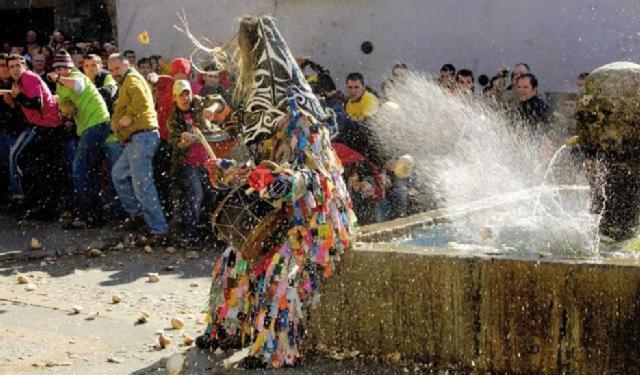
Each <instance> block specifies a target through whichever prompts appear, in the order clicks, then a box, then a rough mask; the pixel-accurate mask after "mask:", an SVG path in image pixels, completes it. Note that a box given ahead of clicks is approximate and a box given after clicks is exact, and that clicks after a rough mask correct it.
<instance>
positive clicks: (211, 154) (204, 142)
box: [193, 126, 218, 159]
mask: <svg viewBox="0 0 640 375" xmlns="http://www.w3.org/2000/svg"><path fill="white" fill-rule="evenodd" d="M193 133H194V134H195V135H196V137H198V140H199V141H200V143H201V144H202V146H203V147H204V149H205V151H207V154H208V155H209V158H210V159H217V158H218V157H217V156H216V153H215V152H213V149H211V146H209V143H208V142H207V139H206V138H205V137H204V135H203V134H202V132H201V131H200V129H198V128H197V127H195V126H194V127H193Z"/></svg>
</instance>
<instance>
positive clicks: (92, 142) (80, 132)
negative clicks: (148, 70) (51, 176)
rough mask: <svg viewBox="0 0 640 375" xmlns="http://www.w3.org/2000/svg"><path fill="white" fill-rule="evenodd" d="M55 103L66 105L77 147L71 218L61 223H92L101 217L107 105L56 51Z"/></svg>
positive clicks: (76, 225) (69, 226)
mask: <svg viewBox="0 0 640 375" xmlns="http://www.w3.org/2000/svg"><path fill="white" fill-rule="evenodd" d="M53 69H54V71H53V72H50V73H49V74H48V77H49V79H50V80H51V81H54V82H57V86H56V93H57V95H58V105H59V106H61V107H63V106H64V105H70V106H71V107H72V108H73V109H74V111H73V115H72V117H73V120H74V121H75V124H76V135H77V136H78V137H79V138H78V139H79V140H78V147H77V150H76V153H75V156H74V158H73V163H72V171H73V173H72V175H73V187H74V219H73V220H72V221H69V222H65V223H63V226H64V227H65V228H67V229H74V228H85V227H87V226H95V225H96V224H98V222H99V220H100V219H101V218H102V216H103V215H102V214H101V212H99V210H98V209H97V208H98V207H100V201H99V191H100V167H101V166H102V161H103V160H104V158H105V149H104V143H105V141H106V139H107V137H108V136H109V133H110V132H111V127H110V121H111V119H110V117H109V111H108V109H107V105H106V103H105V101H104V99H103V98H102V95H100V92H98V89H97V88H96V86H95V85H94V84H93V82H91V80H90V79H89V77H87V76H86V75H84V74H82V73H81V72H80V71H78V70H77V69H76V67H75V64H74V62H73V61H72V60H71V56H69V54H68V53H67V52H66V51H60V52H58V54H57V55H56V56H55V58H54V59H53Z"/></svg>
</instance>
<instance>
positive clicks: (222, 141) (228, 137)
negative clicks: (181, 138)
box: [202, 127, 240, 158]
mask: <svg viewBox="0 0 640 375" xmlns="http://www.w3.org/2000/svg"><path fill="white" fill-rule="evenodd" d="M234 130H235V129H233V128H232V127H227V128H225V129H224V130H219V131H210V132H204V131H203V132H202V134H203V135H204V138H205V139H206V140H207V143H208V144H209V146H210V147H211V149H212V150H213V152H214V153H215V154H216V156H217V157H219V158H228V157H229V154H230V153H231V150H232V149H233V148H234V147H235V146H236V145H237V144H238V142H239V141H240V137H239V135H238V134H237V133H236V132H235V131H234Z"/></svg>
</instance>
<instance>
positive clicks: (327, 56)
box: [117, 0, 640, 91]
mask: <svg viewBox="0 0 640 375" xmlns="http://www.w3.org/2000/svg"><path fill="white" fill-rule="evenodd" d="M181 9H184V11H185V13H186V15H187V17H188V20H189V25H190V27H191V30H192V31H193V32H194V33H195V34H196V35H197V36H202V37H207V38H209V39H210V40H212V41H226V40H228V39H229V38H230V37H231V36H232V35H233V33H234V31H235V29H236V28H237V20H238V18H239V17H241V16H242V15H246V14H252V15H261V14H270V15H273V16H275V17H276V18H277V20H278V25H279V27H280V30H281V32H282V33H283V34H284V37H285V38H286V40H287V41H288V44H289V47H290V48H291V49H292V51H293V53H294V54H295V55H308V56H310V57H311V58H312V59H313V60H316V61H317V62H319V63H321V64H323V65H325V66H327V67H328V68H329V69H330V70H331V72H332V75H333V76H334V78H335V79H336V81H337V83H338V84H339V85H340V86H342V81H343V78H344V77H345V75H346V74H347V73H349V72H351V71H361V72H363V73H364V74H365V76H366V77H368V80H369V83H370V84H372V85H373V86H374V87H378V85H379V84H380V82H381V81H382V79H383V78H384V77H385V76H386V75H387V74H388V73H389V71H390V69H391V66H392V65H393V64H394V63H396V62H406V63H407V64H408V65H409V66H410V67H411V68H414V69H418V70H423V71H429V72H437V71H438V70H439V68H440V66H441V65H442V64H444V63H448V62H450V63H453V64H454V65H455V66H456V67H457V68H470V69H472V70H473V71H474V72H475V73H476V75H479V74H487V75H492V74H494V73H495V72H496V71H497V68H498V66H499V65H500V64H501V63H505V64H506V65H508V66H513V65H514V64H515V63H517V62H520V61H525V62H528V63H529V64H530V65H531V67H532V69H533V71H534V73H536V74H537V75H538V77H539V78H540V81H541V88H542V89H543V90H562V91H567V90H572V89H573V88H574V86H575V78H576V76H577V75H578V74H579V73H580V72H582V71H591V70H593V69H594V68H596V67H598V66H601V65H603V64H606V63H608V62H611V61H614V60H631V61H638V60H640V32H639V31H638V29H637V26H636V25H637V20H638V17H639V16H640V2H638V1H637V0H590V1H581V0H557V1H553V2H552V1H542V0H537V1H530V0H529V1H523V0H472V1H469V0H396V1H384V0H349V1H339V0H320V1H319V0H251V1H249V0H237V1H225V0H189V1H180V2H177V1H168V0H135V1H134V0H118V1H117V19H118V39H119V43H120V45H121V47H122V48H123V49H134V50H136V52H137V53H138V55H139V56H145V55H150V54H161V55H163V56H165V57H166V58H173V57H175V56H179V55H186V54H188V53H190V52H191V51H192V46H191V44H190V42H189V41H188V40H187V39H186V37H185V36H184V35H182V34H181V33H180V32H178V31H177V30H175V29H174V28H173V25H174V24H179V20H178V17H177V15H176V13H177V12H179V11H181ZM145 29H146V30H148V31H149V34H150V37H151V42H150V43H149V44H148V45H146V46H144V45H141V44H140V43H139V42H138V41H137V39H136V36H137V35H138V34H139V33H140V32H141V31H142V30H145ZM367 40H368V41H371V42H372V43H373V46H374V50H373V52H372V53H371V54H369V55H365V54H363V53H362V52H361V51H360V45H361V43H362V42H363V41H367Z"/></svg>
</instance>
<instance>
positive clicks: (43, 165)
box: [0, 31, 586, 246]
mask: <svg viewBox="0 0 640 375" xmlns="http://www.w3.org/2000/svg"><path fill="white" fill-rule="evenodd" d="M37 40H38V39H37V35H36V33H35V32H33V31H29V32H27V33H26V36H25V40H24V41H23V42H21V43H4V45H3V52H2V53H1V55H0V89H1V90H2V91H0V92H1V93H2V100H0V189H2V191H1V193H0V201H1V202H2V203H3V204H5V205H7V206H8V207H9V211H10V212H11V213H12V214H13V215H15V216H16V217H17V218H20V219H38V220H49V221H50V220H60V221H61V223H62V225H63V226H64V227H65V228H66V229H82V228H88V227H98V226H102V225H106V224H109V223H115V225H118V226H121V227H123V228H128V229H137V230H140V231H142V232H143V233H145V237H146V238H147V240H148V241H149V242H153V243H158V242H160V243H166V242H168V241H177V240H179V241H180V243H181V244H183V245H185V246H190V245H192V244H196V243H198V241H200V240H202V239H203V238H207V236H210V235H211V233H210V231H211V229H210V225H209V224H208V220H209V219H208V215H209V214H210V213H211V212H212V210H213V208H214V205H215V204H214V202H215V201H216V199H219V196H220V194H221V192H219V191H216V189H215V188H214V187H213V186H211V184H210V182H209V178H208V176H207V171H206V169H205V168H204V162H205V160H206V159H207V153H206V151H205V150H204V147H203V145H201V144H200V143H199V142H198V141H197V140H196V138H195V137H194V127H196V126H197V127H199V128H200V127H212V126H214V127H215V126H217V127H218V129H222V128H224V123H225V121H226V120H227V119H228V118H229V116H230V114H231V113H232V111H233V110H234V108H232V107H233V105H232V101H231V93H232V91H233V86H234V76H233V73H232V72H229V71H226V70H224V69H222V68H221V67H216V66H214V65H211V66H205V67H204V70H205V71H206V73H197V72H195V71H194V69H192V66H191V63H190V61H189V60H188V59H186V58H175V59H173V60H172V61H171V62H167V61H164V60H163V59H162V58H161V57H160V56H149V57H142V58H138V56H137V55H136V53H135V51H132V50H126V51H122V52H119V51H118V48H117V46H116V43H115V42H113V41H111V42H107V43H103V44H101V43H99V42H97V41H91V42H82V43H75V44H74V43H72V42H70V41H69V40H67V39H65V37H64V36H63V35H62V34H61V33H60V32H54V33H53V34H51V36H50V38H49V41H48V43H46V44H42V45H39V44H38V43H37ZM297 61H298V64H299V65H300V67H301V68H302V70H303V72H305V73H306V75H307V79H308V81H309V83H310V84H311V85H312V88H313V89H314V92H315V93H316V94H317V95H318V96H319V97H320V98H321V99H322V101H323V103H324V104H325V105H326V106H327V108H330V109H332V111H333V112H334V113H335V114H336V119H337V125H338V126H337V130H338V131H337V132H336V133H337V136H336V137H335V139H334V141H335V143H334V148H335V150H336V151H337V152H338V155H339V156H340V157H341V159H342V161H343V165H344V166H345V178H346V181H347V182H348V187H349V189H350V192H351V195H352V200H353V203H354V209H355V210H356V213H357V214H358V217H359V221H360V223H361V224H366V223H371V222H375V221H381V220H386V219H390V218H394V217H401V216H406V215H408V214H410V213H412V211H411V210H412V207H415V205H412V204H411V199H412V194H411V191H412V188H411V177H410V176H409V177H406V176H402V177H398V176H395V175H394V174H393V173H392V170H393V164H392V161H391V162H390V161H389V160H386V159H385V157H384V155H383V152H381V151H380V150H379V149H378V148H377V147H374V145H373V144H372V142H371V133H370V129H369V128H370V127H369V125H368V120H369V119H370V118H371V117H372V116H373V115H375V113H376V111H377V110H378V107H379V103H380V101H382V100H384V98H383V97H382V96H381V95H379V94H378V93H377V91H376V90H374V89H372V88H371V87H369V86H367V81H366V80H365V77H364V76H363V75H362V74H361V73H358V72H354V73H350V74H349V75H347V77H346V78H345V80H344V87H345V91H344V93H343V92H342V91H341V90H339V89H338V87H337V86H336V84H335V82H334V79H333V78H332V77H331V75H330V73H329V70H327V69H326V68H324V67H322V66H320V65H319V64H317V63H315V62H313V61H312V60H310V59H308V58H304V57H300V58H298V59H297ZM407 70H408V68H407V66H406V65H405V64H397V65H396V66H394V67H393V69H392V73H391V76H390V78H389V79H387V80H386V81H385V83H384V84H383V87H382V88H381V92H382V93H383V95H384V92H385V91H386V90H385V86H387V85H394V84H397V83H398V82H402V81H403V80H404V72H406V71H407ZM480 78H482V79H479V81H480V82H476V80H475V76H474V73H473V72H472V71H471V70H468V69H460V70H456V68H455V67H454V66H453V65H452V64H445V65H443V66H442V69H441V70H440V75H439V76H438V77H437V82H438V83H439V84H440V85H441V86H442V87H443V89H445V90H449V91H450V92H451V93H452V94H454V95H465V96H469V97H471V98H474V100H475V99H477V100H488V101H491V102H492V103H496V105H497V106H498V107H499V108H500V110H504V111H507V112H509V111H512V112H513V113H515V114H517V115H518V116H519V117H520V118H521V119H523V122H522V123H524V124H526V125H527V126H529V127H530V128H531V129H535V130H536V131H542V132H544V131H545V129H546V127H547V126H548V124H549V121H550V117H551V113H552V111H551V108H550V107H549V105H548V103H547V102H546V101H545V98H544V97H543V96H542V95H540V94H539V93H538V91H537V89H538V80H537V78H536V76H535V75H534V74H533V73H532V72H531V69H530V67H529V66H528V65H527V64H525V63H520V64H516V65H515V66H514V67H513V70H512V71H511V72H509V71H508V70H507V69H506V67H504V66H502V67H500V69H499V71H498V72H497V73H496V74H495V75H494V76H493V77H491V78H488V77H486V76H484V77H480ZM585 78H586V75H585V74H581V75H580V77H579V79H578V84H579V85H580V84H582V85H583V84H584V79H585ZM508 80H509V82H507V81H508ZM478 83H480V84H481V85H480V87H479V85H478ZM507 83H509V84H508V85H507ZM387 87H388V86H387ZM476 88H478V90H477V89H476ZM202 122H206V124H203V123H202ZM372 202H374V204H372ZM172 233H173V234H177V236H169V235H170V234H172Z"/></svg>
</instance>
